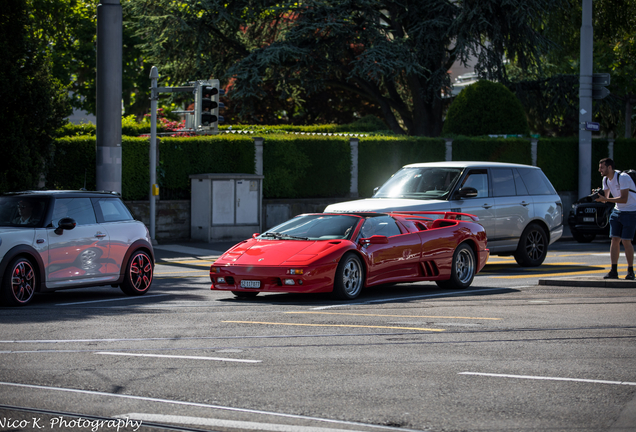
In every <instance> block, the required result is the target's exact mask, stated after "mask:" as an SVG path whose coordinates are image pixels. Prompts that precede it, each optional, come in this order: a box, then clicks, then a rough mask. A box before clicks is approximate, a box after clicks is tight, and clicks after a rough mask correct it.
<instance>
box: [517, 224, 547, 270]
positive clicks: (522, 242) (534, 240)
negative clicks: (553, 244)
mask: <svg viewBox="0 0 636 432" xmlns="http://www.w3.org/2000/svg"><path fill="white" fill-rule="evenodd" d="M548 243H549V242H548V235H547V234H546V232H545V230H544V229H543V228H541V226H540V225H538V224H536V223H532V224H530V225H528V226H527V227H526V229H525V230H523V234H521V238H520V239H519V245H518V246H517V250H516V252H515V253H514V257H515V261H517V264H519V265H520V266H523V267H537V266H540V265H541V264H543V261H544V260H545V257H546V256H547V255H548Z"/></svg>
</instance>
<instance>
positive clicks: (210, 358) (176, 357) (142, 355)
mask: <svg viewBox="0 0 636 432" xmlns="http://www.w3.org/2000/svg"><path fill="white" fill-rule="evenodd" d="M95 354H103V355H114V356H127V357H157V358H174V359H187V360H215V361H225V362H237V363H262V361H263V360H243V359H231V358H223V357H199V356H178V355H161V354H133V353H123V352H109V351H101V352H96V353H95Z"/></svg>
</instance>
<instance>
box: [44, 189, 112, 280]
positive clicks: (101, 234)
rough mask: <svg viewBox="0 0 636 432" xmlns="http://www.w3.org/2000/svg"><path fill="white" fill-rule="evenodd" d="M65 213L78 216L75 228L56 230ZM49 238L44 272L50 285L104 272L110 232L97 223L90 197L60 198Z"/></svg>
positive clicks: (82, 278)
mask: <svg viewBox="0 0 636 432" xmlns="http://www.w3.org/2000/svg"><path fill="white" fill-rule="evenodd" d="M64 217H70V218H72V219H73V220H75V222H76V223H77V225H76V226H75V228H73V229H71V230H57V229H56V228H57V226H58V223H59V220H60V219H61V218H64ZM47 239H48V260H47V268H46V270H45V272H46V282H47V286H48V287H49V288H54V287H56V286H73V285H79V284H82V283H83V282H88V281H92V280H93V279H95V278H101V277H103V276H104V272H103V270H104V266H103V260H105V259H107V258H108V254H109V250H108V249H109V247H108V234H107V233H106V232H105V231H104V230H102V229H101V227H100V226H99V224H98V223H97V219H96V217H95V212H94V210H93V205H92V204H91V200H90V198H81V197H80V198H57V199H56V200H55V203H54V207H53V220H52V227H50V228H47Z"/></svg>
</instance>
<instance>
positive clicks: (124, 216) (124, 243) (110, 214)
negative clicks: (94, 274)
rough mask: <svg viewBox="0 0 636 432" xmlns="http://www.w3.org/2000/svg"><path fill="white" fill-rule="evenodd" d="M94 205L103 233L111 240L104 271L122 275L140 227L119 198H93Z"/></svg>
mask: <svg viewBox="0 0 636 432" xmlns="http://www.w3.org/2000/svg"><path fill="white" fill-rule="evenodd" d="M92 201H93V205H94V207H95V213H96V215H97V221H98V222H99V225H100V228H101V231H102V232H106V233H107V234H108V238H109V255H108V259H107V260H105V262H104V271H105V272H106V273H108V274H113V275H118V274H120V273H121V268H122V266H125V265H126V264H127V263H125V262H124V259H125V256H126V252H128V248H129V247H130V245H131V243H132V242H131V239H136V238H137V237H138V236H139V232H138V230H139V227H138V225H137V223H136V222H135V220H134V218H133V217H132V215H131V214H130V211H128V209H127V208H126V206H125V205H124V203H123V202H122V200H121V199H119V198H117V197H106V198H93V200H92Z"/></svg>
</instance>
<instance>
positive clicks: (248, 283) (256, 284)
mask: <svg viewBox="0 0 636 432" xmlns="http://www.w3.org/2000/svg"><path fill="white" fill-rule="evenodd" d="M260 287H261V281H254V280H242V281H241V288H260Z"/></svg>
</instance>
